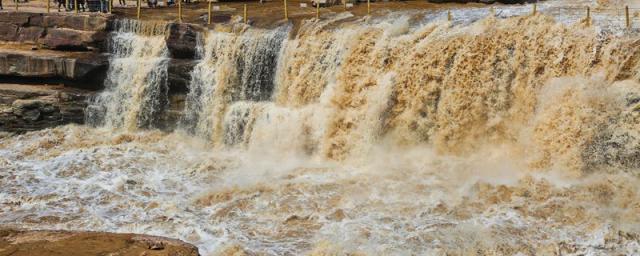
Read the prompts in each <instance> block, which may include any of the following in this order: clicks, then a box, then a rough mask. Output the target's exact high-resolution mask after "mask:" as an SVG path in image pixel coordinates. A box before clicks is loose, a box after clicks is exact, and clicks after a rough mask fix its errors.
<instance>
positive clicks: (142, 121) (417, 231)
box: [0, 0, 640, 255]
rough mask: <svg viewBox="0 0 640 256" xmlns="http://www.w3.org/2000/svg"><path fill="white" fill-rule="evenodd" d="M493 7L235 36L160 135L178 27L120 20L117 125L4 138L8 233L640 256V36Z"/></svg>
mask: <svg viewBox="0 0 640 256" xmlns="http://www.w3.org/2000/svg"><path fill="white" fill-rule="evenodd" d="M558 2H561V1H545V2H541V3H539V5H538V6H537V7H538V8H539V9H538V11H540V12H541V13H545V12H543V11H547V12H551V11H552V10H553V9H552V7H553V5H554V4H557V3H558ZM580 2H593V1H591V0H588V1H587V0H584V1H580ZM598 2H602V3H604V2H606V1H598ZM571 3H573V1H571ZM571 3H570V4H571ZM492 7H494V8H495V9H496V10H495V12H492V11H490V10H489V8H488V7H487V8H476V7H475V6H474V7H472V8H468V7H464V8H460V9H455V10H452V15H453V20H452V21H448V20H447V18H446V16H447V12H443V11H441V10H440V11H434V12H429V13H424V12H421V13H418V12H417V11H416V12H415V13H413V12H412V13H407V12H390V13H388V14H384V15H373V16H368V17H366V18H358V17H355V16H353V15H350V14H336V15H329V14H327V15H324V16H323V17H322V19H321V20H309V21H302V22H301V24H295V26H284V27H278V28H275V29H256V28H251V27H250V26H248V25H245V24H242V28H241V29H239V30H234V29H228V28H227V27H224V26H218V27H216V30H210V31H206V32H203V33H201V34H200V35H199V39H198V54H197V56H198V59H197V60H196V64H195V67H194V68H193V71H192V72H191V74H190V75H191V81H190V84H189V85H188V92H187V93H185V94H184V95H183V94H180V93H183V92H182V91H180V90H175V91H179V92H174V91H171V93H176V95H170V96H171V97H172V98H171V99H172V102H173V99H176V98H177V99H178V100H177V101H180V103H182V102H181V100H182V99H184V110H183V113H182V119H181V120H179V124H178V131H176V132H164V131H158V130H156V129H146V128H152V127H154V126H155V125H154V123H155V122H157V120H159V119H162V118H163V116H164V115H165V114H166V113H163V112H170V111H173V109H174V108H171V109H170V110H168V111H166V110H165V109H166V104H167V103H166V102H167V82H166V79H167V73H166V72H167V71H166V70H167V59H168V54H167V46H165V43H164V34H165V30H166V26H165V25H164V24H151V23H141V22H136V21H118V22H117V23H116V30H115V32H113V34H112V35H111V36H112V38H111V39H110V43H109V49H110V52H111V54H112V62H111V66H110V68H109V78H108V80H107V82H106V85H107V88H106V90H105V91H104V92H102V93H100V94H99V95H98V96H97V97H96V98H95V99H93V100H92V102H91V105H90V107H89V111H88V113H89V114H88V116H87V119H88V121H90V123H92V124H94V125H96V126H105V127H107V128H109V129H94V128H93V127H86V126H81V125H69V126H64V127H56V128H53V129H46V130H42V131H36V132H30V133H26V134H22V135H16V136H10V135H2V136H0V169H2V171H3V173H1V174H2V175H0V204H2V205H3V207H0V224H16V223H17V225H18V226H21V227H26V228H32V229H43V228H44V229H49V228H51V229H54V228H55V229H85V230H86V229H90V230H101V231H115V232H123V233H129V232H134V233H147V234H154V235H165V236H171V237H176V238H180V239H183V240H185V241H187V242H190V243H193V244H196V245H197V246H198V247H199V248H200V250H201V253H202V254H203V255H236V254H237V255H241V254H247V255H254V254H255V255H307V254H308V255H479V254H481V255H548V254H550V255H553V254H571V255H612V254H614V255H618V254H619V255H624V254H638V252H640V235H639V233H640V231H639V229H638V227H640V215H638V212H639V211H640V192H638V184H640V179H639V178H638V172H639V169H638V168H640V153H639V152H640V132H639V129H638V127H640V126H639V124H640V43H639V42H640V36H639V35H638V33H637V31H634V30H624V29H621V27H620V24H622V23H621V21H620V17H619V16H615V17H613V16H606V15H608V14H606V13H599V12H596V11H594V13H592V14H593V18H594V22H593V24H591V25H590V26H587V24H586V23H584V22H581V20H579V21H577V22H569V21H570V20H571V19H570V18H571V17H580V19H582V17H583V16H584V14H583V11H584V10H576V11H575V12H573V13H569V11H570V8H564V9H563V8H557V9H555V10H554V11H557V13H568V14H570V15H565V14H563V15H565V16H563V17H562V18H559V19H557V20H556V19H554V18H553V17H551V16H545V15H542V14H538V15H531V14H530V13H531V9H532V8H531V7H532V6H531V5H518V6H514V7H503V6H502V5H499V6H498V5H493V6H492ZM578 12H580V13H578ZM489 13H495V14H496V15H497V16H498V17H493V16H487V15H488V14H489ZM575 20H576V19H574V21H575ZM605 20H608V21H611V22H606V23H605V22H602V21H605ZM597 24H604V25H605V26H602V27H601V26H599V25H597ZM238 27H239V26H236V27H234V28H238ZM173 97H175V98H173ZM176 105H178V106H179V107H182V105H180V104H176ZM172 107H173V105H172ZM141 128H144V129H141ZM5 170H6V171H5ZM5 173H6V174H5Z"/></svg>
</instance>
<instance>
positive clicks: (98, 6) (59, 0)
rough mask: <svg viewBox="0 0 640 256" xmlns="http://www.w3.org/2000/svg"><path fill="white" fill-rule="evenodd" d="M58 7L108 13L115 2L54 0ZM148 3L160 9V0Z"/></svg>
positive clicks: (122, 0)
mask: <svg viewBox="0 0 640 256" xmlns="http://www.w3.org/2000/svg"><path fill="white" fill-rule="evenodd" d="M2 1H3V0H0V10H3V9H4V7H3V6H2ZM13 1H14V2H15V1H20V0H13ZM23 1H25V2H27V1H28V0H23ZM53 1H54V2H55V3H56V4H57V6H58V12H61V11H63V10H66V11H72V10H75V6H74V4H76V3H77V4H78V11H81V12H86V11H90V12H107V11H108V10H109V1H113V0H53ZM146 1H147V5H148V6H149V7H151V8H155V7H158V1H159V0H146ZM182 1H183V2H185V3H190V2H191V0H182ZM118 3H119V4H120V6H122V7H126V6H127V0H118ZM175 4H176V2H175V0H166V6H172V5H175Z"/></svg>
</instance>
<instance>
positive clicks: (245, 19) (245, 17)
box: [244, 4, 247, 24]
mask: <svg viewBox="0 0 640 256" xmlns="http://www.w3.org/2000/svg"><path fill="white" fill-rule="evenodd" d="M244 24H247V4H244Z"/></svg>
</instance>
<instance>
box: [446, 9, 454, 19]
mask: <svg viewBox="0 0 640 256" xmlns="http://www.w3.org/2000/svg"><path fill="white" fill-rule="evenodd" d="M447 20H448V21H452V20H453V15H451V11H447Z"/></svg>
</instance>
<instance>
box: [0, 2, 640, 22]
mask: <svg viewBox="0 0 640 256" xmlns="http://www.w3.org/2000/svg"><path fill="white" fill-rule="evenodd" d="M0 1H4V2H5V6H3V7H4V8H5V9H6V10H5V12H6V11H16V12H20V11H24V12H46V13H51V12H54V10H53V9H57V10H58V12H66V13H70V14H79V13H81V12H82V13H86V12H102V13H112V11H113V10H114V3H113V1H114V0H35V1H28V0H9V1H11V3H12V5H13V6H12V7H13V8H11V6H10V5H11V4H10V5H7V4H6V3H7V0H0ZM133 1H135V4H134V6H135V8H136V18H137V19H142V17H143V16H142V13H143V12H144V11H143V10H144V9H147V8H150V9H153V8H155V7H157V6H158V5H157V1H159V0H147V1H148V2H147V5H148V7H147V8H143V6H142V5H143V3H142V0H133ZM183 1H185V0H177V1H176V0H166V2H165V3H166V4H165V7H161V8H176V12H177V14H176V17H177V18H176V19H177V21H178V22H182V21H183V16H184V14H183V8H184V7H183V5H184V3H183ZM186 1H189V0H186ZM324 1H326V0H314V4H315V18H316V20H320V19H321V16H320V13H321V11H320V5H321V3H326V2H324ZM362 1H364V0H362ZM129 2H132V1H131V0H129ZM260 2H261V3H262V0H260ZM42 3H45V4H44V6H43V5H42ZM216 3H217V2H214V1H212V0H208V1H207V4H206V15H207V19H206V20H207V21H206V24H211V23H212V21H213V19H212V17H213V16H214V15H215V13H216V12H218V11H220V9H221V8H220V6H219V5H214V4H216ZM282 3H283V9H282V15H283V16H282V17H283V18H284V19H285V20H288V19H289V8H290V7H291V6H290V5H289V3H288V2H287V0H283V2H282ZM344 3H345V5H344V7H345V9H348V8H349V7H351V8H353V4H347V2H346V1H344ZM119 5H120V6H119V7H118V9H122V8H126V6H127V0H119ZM0 6H2V5H0ZM196 6H197V5H196ZM249 7H250V5H249V4H246V3H245V4H243V5H242V10H241V14H238V13H237V12H238V11H237V10H232V11H231V12H232V13H235V14H238V15H241V16H242V21H243V22H244V23H248V21H249ZM372 7H373V5H372V3H371V0H366V14H367V15H371V12H372ZM376 7H377V8H379V9H384V8H385V2H378V3H376ZM197 8H201V7H197ZM299 8H308V7H307V4H306V3H304V4H300V7H299ZM493 8H494V7H491V13H495V11H494V9H493ZM531 8H532V9H531V14H534V15H535V14H538V13H539V9H538V5H537V4H533V5H531ZM43 9H44V11H43ZM191 9H192V10H193V9H194V8H193V6H192V8H191ZM554 9H556V11H558V10H560V11H564V12H568V11H571V12H574V13H579V12H584V21H585V22H586V24H587V25H592V15H593V14H596V13H597V14H606V15H609V16H612V17H622V19H624V25H625V26H626V27H627V28H631V27H632V25H633V19H634V18H635V16H637V15H638V14H640V8H632V7H629V6H621V7H616V8H603V7H594V8H591V7H589V6H585V7H576V6H556V7H554ZM225 12H229V10H225ZM198 13H201V12H198ZM0 15H1V14H0ZM454 15H455V14H454V12H452V10H446V17H447V19H448V20H449V21H452V20H454V18H455V17H454ZM192 20H194V19H192Z"/></svg>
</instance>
